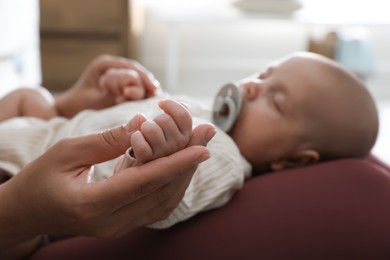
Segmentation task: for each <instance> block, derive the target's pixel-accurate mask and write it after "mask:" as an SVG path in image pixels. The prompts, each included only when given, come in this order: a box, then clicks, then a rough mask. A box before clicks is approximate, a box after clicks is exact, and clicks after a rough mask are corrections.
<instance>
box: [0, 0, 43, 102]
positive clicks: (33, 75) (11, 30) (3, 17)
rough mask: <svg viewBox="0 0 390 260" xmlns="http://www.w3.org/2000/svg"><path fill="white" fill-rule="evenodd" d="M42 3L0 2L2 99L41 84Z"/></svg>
mask: <svg viewBox="0 0 390 260" xmlns="http://www.w3.org/2000/svg"><path fill="white" fill-rule="evenodd" d="M40 66H41V63H40V51H39V1H38V0H12V1H10V0H0V96H2V95H3V94H5V93H7V92H8V91H10V90H12V89H13V88H15V87H20V86H22V85H28V86H34V85H39V84H41V68H40Z"/></svg>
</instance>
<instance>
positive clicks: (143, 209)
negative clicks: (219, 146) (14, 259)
mask: <svg viewBox="0 0 390 260" xmlns="http://www.w3.org/2000/svg"><path fill="white" fill-rule="evenodd" d="M138 128H139V120H138V118H137V117H135V118H133V119H132V120H131V121H130V122H129V123H128V124H127V125H125V126H122V127H118V128H115V129H112V130H109V131H106V132H103V133H100V134H93V135H88V136H84V137H77V138H70V139H65V140H63V141H60V142H59V143H57V144H56V145H54V146H52V147H51V148H50V149H49V150H48V151H47V152H46V153H44V154H43V155H42V156H40V157H39V158H38V159H36V160H35V161H33V162H32V163H31V164H29V165H28V166H26V167H25V168H24V169H23V170H22V171H21V172H20V173H19V174H18V175H16V176H15V177H13V178H12V179H11V180H9V181H8V182H6V183H4V184H2V185H0V199H1V200H0V216H1V217H0V237H1V238H2V240H1V241H0V252H2V254H3V256H4V255H7V250H11V251H12V249H15V248H16V249H18V250H16V252H19V253H20V252H21V246H20V245H22V244H25V245H27V244H28V243H29V242H31V241H33V240H34V239H35V238H36V237H37V236H38V235H40V234H58V235H61V234H64V235H68V234H72V235H87V236H95V237H102V238H116V237H119V236H121V235H123V234H125V233H127V232H129V231H130V230H132V229H134V228H135V227H138V226H143V225H147V224H150V223H153V222H155V221H157V220H160V219H163V218H165V217H167V216H168V215H169V214H170V213H171V211H172V210H173V209H174V208H175V207H176V206H177V204H178V203H179V202H180V200H181V199H182V197H183V195H184V192H185V190H186V188H187V187H188V184H189V182H190V180H191V178H192V175H193V173H194V171H195V169H196V167H197V165H198V164H199V163H200V162H202V161H204V160H206V159H208V157H209V151H208V150H207V148H206V147H204V146H205V145H206V144H207V142H208V141H209V140H210V139H211V137H212V136H213V135H214V134H215V130H214V128H213V127H212V126H210V125H201V126H198V127H197V128H195V129H194V131H193V135H192V138H191V141H190V144H189V146H188V147H187V148H185V149H183V150H181V151H179V152H177V153H174V154H172V155H170V156H167V157H162V158H159V159H156V160H154V161H151V162H149V163H146V164H143V165H141V166H137V167H133V168H127V169H124V170H122V171H120V172H118V173H116V174H115V175H113V176H112V177H110V178H108V179H106V180H104V181H100V182H91V180H90V175H91V173H92V171H93V167H92V166H93V165H94V164H96V163H99V162H103V161H107V160H110V159H113V158H116V157H118V156H119V155H121V154H123V153H124V151H125V150H126V149H127V148H128V147H129V146H130V138H131V135H132V133H133V132H134V131H136V130H137V129H138ZM18 246H19V247H18ZM32 249H33V248H32V246H30V247H27V249H26V248H25V249H24V250H26V251H25V252H28V250H30V251H31V250H32ZM11 253H12V252H11ZM11 253H10V254H11Z"/></svg>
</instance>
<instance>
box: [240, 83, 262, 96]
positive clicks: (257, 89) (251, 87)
mask: <svg viewBox="0 0 390 260" xmlns="http://www.w3.org/2000/svg"><path fill="white" fill-rule="evenodd" d="M240 87H241V89H242V90H243V92H244V96H245V97H246V98H247V99H249V100H250V99H254V98H256V97H257V96H258V95H259V94H260V93H261V88H262V87H261V84H260V82H255V81H248V82H245V83H243V84H242V85H240Z"/></svg>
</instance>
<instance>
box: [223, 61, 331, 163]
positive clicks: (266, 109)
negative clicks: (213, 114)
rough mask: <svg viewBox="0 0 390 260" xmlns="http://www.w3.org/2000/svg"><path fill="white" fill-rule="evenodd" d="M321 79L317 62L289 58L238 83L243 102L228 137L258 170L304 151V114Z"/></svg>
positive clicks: (322, 77) (322, 78)
mask: <svg viewBox="0 0 390 260" xmlns="http://www.w3.org/2000/svg"><path fill="white" fill-rule="evenodd" d="M321 80H325V79H324V76H323V75H322V73H321V70H320V69H319V67H317V66H316V64H315V61H312V60H309V61H307V60H306V59H305V58H301V57H299V58H296V57H290V58H287V59H284V60H282V61H280V62H278V63H275V64H273V65H272V66H270V67H268V69H267V70H265V71H264V72H262V73H259V74H257V75H254V76H251V77H248V78H246V79H243V80H240V81H239V82H237V84H238V86H239V87H240V89H241V90H242V92H243V97H244V98H243V99H244V101H243V106H242V110H241V113H240V116H239V118H238V119H237V121H236V124H235V126H234V127H233V129H232V130H231V131H230V132H229V135H230V136H231V137H232V138H233V139H234V140H235V142H236V143H237V145H238V147H239V148H240V151H241V153H242V154H243V156H244V157H245V158H247V159H248V160H249V162H250V163H251V164H252V165H253V166H254V167H255V169H263V168H264V167H266V166H269V164H270V163H271V162H274V161H277V160H281V159H284V158H285V157H286V156H288V155H289V154H291V153H293V152H294V151H296V150H297V149H304V148H305V147H304V146H305V141H304V138H305V127H304V123H303V122H304V120H303V117H302V115H303V114H304V113H305V110H307V109H310V106H309V107H308V105H307V104H308V103H313V102H306V101H307V100H308V99H310V98H311V97H313V96H314V95H318V94H317V93H316V92H315V91H313V90H314V89H315V87H314V88H313V85H316V84H318V83H321Z"/></svg>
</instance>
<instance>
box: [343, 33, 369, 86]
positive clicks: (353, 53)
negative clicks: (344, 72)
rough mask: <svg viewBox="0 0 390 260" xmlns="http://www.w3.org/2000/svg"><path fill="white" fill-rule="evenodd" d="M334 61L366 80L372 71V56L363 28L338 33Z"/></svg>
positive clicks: (366, 34) (367, 37)
mask: <svg viewBox="0 0 390 260" xmlns="http://www.w3.org/2000/svg"><path fill="white" fill-rule="evenodd" d="M336 46H337V47H336V52H335V60H336V61H338V62H339V63H340V64H341V65H343V66H344V67H346V68H348V69H350V70H351V71H353V72H355V73H357V74H358V75H359V76H360V77H362V78H363V79H366V78H367V77H368V76H370V75H371V74H372V73H373V71H374V55H373V50H372V47H371V44H370V39H369V34H368V32H367V30H366V29H365V28H361V27H358V28H351V29H349V30H345V31H341V32H338V40H337V45H336Z"/></svg>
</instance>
